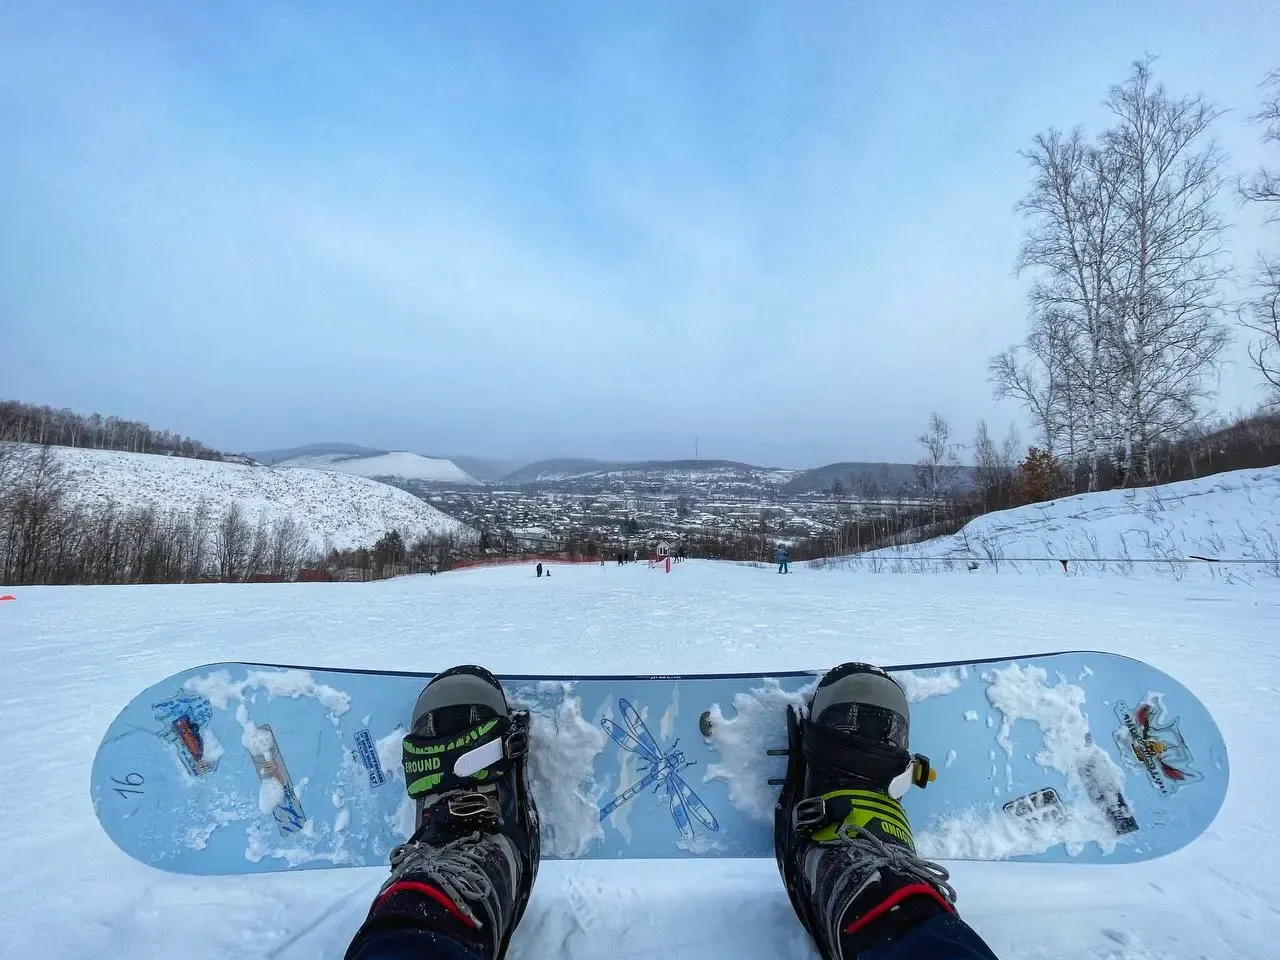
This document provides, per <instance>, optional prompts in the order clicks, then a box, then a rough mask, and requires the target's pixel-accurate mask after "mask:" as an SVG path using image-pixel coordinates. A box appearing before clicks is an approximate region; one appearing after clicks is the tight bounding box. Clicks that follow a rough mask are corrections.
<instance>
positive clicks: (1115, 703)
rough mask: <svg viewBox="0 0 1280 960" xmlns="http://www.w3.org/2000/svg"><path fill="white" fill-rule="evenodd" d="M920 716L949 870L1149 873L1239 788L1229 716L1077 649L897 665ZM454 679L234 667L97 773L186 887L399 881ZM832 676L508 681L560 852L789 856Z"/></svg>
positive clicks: (153, 858) (922, 777)
mask: <svg viewBox="0 0 1280 960" xmlns="http://www.w3.org/2000/svg"><path fill="white" fill-rule="evenodd" d="M885 669H887V670H888V671H889V672H890V673H891V674H892V675H893V676H894V677H895V679H897V680H898V682H899V683H901V684H902V686H903V688H904V689H905V691H906V693H907V697H908V699H909V700H910V701H911V735H910V736H911V739H910V744H909V747H910V750H911V751H912V752H913V754H915V755H916V762H915V765H914V768H913V774H914V777H913V779H914V782H915V786H914V787H912V788H911V789H910V790H909V791H908V793H907V795H906V796H905V797H904V798H903V801H902V802H903V805H904V806H905V808H906V810H907V813H908V815H909V817H910V820H911V825H912V828H913V832H914V834H915V838H916V845H917V848H918V849H919V851H920V853H921V854H922V855H924V856H927V857H931V858H933V859H942V860H948V859H964V860H1003V859H1009V860H1023V861H1042V862H1060V863H1131V862H1135V861H1140V860H1148V859H1151V858H1154V857H1159V856H1163V855H1165V854H1168V853H1171V852H1172V851H1174V850H1177V849H1178V848H1180V847H1182V846H1184V845H1185V844H1187V843H1189V842H1191V841H1192V840H1193V839H1195V837H1197V836H1198V835H1199V834H1200V833H1202V832H1203V831H1204V830H1205V829H1206V828H1207V827H1208V826H1209V824H1210V823H1212V821H1213V819H1214V817H1215V816H1216V815H1217V812H1218V810H1219V809H1220V807H1221V805H1222V802H1223V799H1224V797H1225V795H1226V789H1227V782H1228V773H1229V771H1228V762H1227V750H1226V745H1225V744H1224V743H1223V740H1222V735H1221V733H1220V732H1219V730H1218V728H1217V725H1216V724H1215V723H1214V721H1213V718H1212V717H1211V716H1210V714H1209V712H1208V711H1207V710H1206V709H1205V707H1204V706H1203V704H1201V703H1200V701H1199V700H1197V699H1196V698H1195V697H1194V696H1193V695H1192V694H1191V693H1190V692H1189V691H1188V690H1187V689H1186V688H1185V687H1184V686H1182V685H1181V684H1180V683H1178V682H1177V681H1176V680H1174V679H1173V678H1171V677H1169V676H1168V675H1166V674H1164V673H1162V672H1160V671H1159V670H1156V669H1155V668H1154V667H1151V666H1149V665H1147V664H1144V663H1142V662H1140V661H1136V660H1131V659H1129V658H1126V657H1122V656H1117V655H1115V654H1108V653H1094V652H1066V653H1053V654H1043V655H1036V656H1029V657H1019V658H1015V659H990V660H981V661H964V662H960V661H956V662H947V663H930V664H907V665H900V666H893V667H886V668H885ZM432 676H433V674H424V673H394V672H386V671H360V670H337V669H332V668H325V667H293V666H280V665H270V664H253V663H220V664H210V665H205V666H200V667H194V668H192V669H190V670H186V671H183V672H181V673H178V674H175V675H174V676H172V677H169V678H167V679H165V680H162V681H160V682H159V683H157V684H155V685H153V686H152V687H150V688H148V689H147V690H145V691H143V692H142V693H141V694H139V695H138V696H137V697H135V698H134V699H133V701H132V702H130V703H129V704H128V705H127V706H126V707H125V708H124V709H123V710H122V711H121V712H120V714H119V716H117V717H116V719H115V720H114V721H113V722H112V724H111V725H110V727H109V728H108V730H107V732H106V735H105V736H104V738H103V741H102V744H101V746H100V747H99V750H98V753H97V756H96V758H95V760H94V765H93V772H92V778H91V785H90V790H91V795H92V799H93V804H94V809H95V811H96V813H97V815H98V818H99V821H100V822H101V823H102V826H103V828H104V829H105V830H106V832H107V834H108V835H109V836H110V837H111V839H112V840H113V841H114V842H115V843H116V845H117V846H119V847H120V848H121V849H122V850H123V851H124V852H126V853H127V854H129V855H130V856H131V857H134V858H135V859H137V860H140V861H142V862H144V863H148V864H151V865H152V866H155V867H157V868H159V869H162V870H167V871H172V872H177V873H192V874H223V875H227V874H243V873H255V872H268V871H280V870H299V869H323V868H328V867H340V866H368V865H375V864H376V865H385V864H386V863H387V858H388V856H389V854H390V851H391V848H392V847H393V846H395V845H396V844H397V843H400V842H402V841H403V840H404V839H406V838H407V837H408V836H409V834H410V833H411V832H412V829H413V802H412V801H411V800H410V799H409V797H408V793H407V791H406V788H405V778H404V771H403V768H402V765H401V757H402V754H401V749H402V746H401V745H402V740H403V737H404V735H405V734H406V733H407V732H408V724H409V719H410V715H411V712H412V709H413V704H414V702H415V700H416V699H417V696H418V694H419V693H420V692H421V690H422V687H423V686H424V685H425V684H426V682H427V681H428V680H429V679H431V677H432ZM820 676H821V672H820V671H794V672H784V673H773V674H767V675H766V674H702V675H683V676H572V677H561V676H528V675H508V676H503V675H499V678H498V679H499V680H500V681H501V682H502V684H503V687H504V689H505V691H506V694H507V698H508V700H509V701H510V702H511V704H512V707H513V708H514V709H517V710H522V711H527V712H528V714H529V720H530V732H529V758H528V772H529V777H530V781H531V786H532V789H533V792H534V796H535V799H536V801H537V804H538V810H539V815H540V821H541V839H542V856H543V857H544V858H547V859H582V858H611V859H616V858H636V857H644V858H675V857H708V856H713V857H714V856H720V857H725V856H728V857H771V856H773V808H774V805H775V803H776V801H777V797H778V785H779V784H780V783H781V782H782V778H783V775H784V773H785V771H786V769H787V756H786V754H787V744H788V731H787V715H788V708H789V707H790V708H792V709H793V710H797V711H802V710H803V709H804V705H805V704H806V703H807V700H808V697H809V696H810V695H811V694H812V691H813V689H814V687H815V686H816V684H817V681H818V679H819V677H820Z"/></svg>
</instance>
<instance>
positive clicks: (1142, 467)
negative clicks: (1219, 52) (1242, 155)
mask: <svg viewBox="0 0 1280 960" xmlns="http://www.w3.org/2000/svg"><path fill="white" fill-rule="evenodd" d="M1106 103H1107V106H1108V107H1109V108H1110V109H1111V111H1112V113H1113V114H1114V116H1115V118H1116V122H1115V124H1114V125H1113V126H1111V127H1110V128H1108V129H1107V130H1106V131H1104V132H1103V134H1102V140H1101V143H1102V146H1101V149H1102V150H1103V151H1104V152H1106V153H1107V154H1108V155H1109V159H1108V162H1107V170H1108V171H1109V175H1110V176H1112V177H1114V178H1116V183H1115V185H1114V190H1115V202H1116V205H1117V210H1118V215H1119V221H1120V222H1119V242H1120V245H1121V251H1120V255H1119V258H1118V260H1117V262H1116V263H1115V264H1114V266H1113V267H1112V268H1111V269H1110V270H1109V271H1108V272H1107V286H1108V300H1109V309H1110V312H1111V313H1112V314H1113V319H1112V322H1111V324H1110V338H1111V348H1112V349H1113V350H1114V351H1115V353H1116V355H1117V359H1118V369H1117V376H1116V388H1117V391H1116V392H1117V400H1118V403H1119V413H1120V416H1121V418H1122V429H1123V436H1122V443H1123V458H1122V463H1121V466H1122V468H1123V469H1124V471H1125V473H1126V475H1139V476H1141V477H1143V478H1144V479H1147V480H1151V479H1152V473H1151V463H1150V457H1149V449H1150V447H1151V445H1152V444H1153V443H1155V442H1157V441H1160V440H1168V439H1172V438H1174V437H1175V436H1177V435H1178V433H1179V432H1180V431H1182V430H1184V429H1186V428H1188V427H1190V426H1191V425H1192V424H1194V423H1195V422H1196V421H1197V420H1198V419H1199V418H1200V417H1201V416H1202V413H1201V410H1200V401H1202V400H1204V399H1206V398H1207V397H1208V396H1209V394H1210V393H1211V390H1212V387H1211V384H1210V382H1209V378H1210V375H1211V374H1212V373H1213V372H1214V371H1215V370H1216V369H1217V365H1218V361H1219V359H1220V357H1221V355H1222V352H1223V351H1224V350H1225V349H1226V347H1227V346H1228V344H1229V343H1230V334H1229V332H1228V330H1227V327H1226V326H1225V324H1224V323H1223V322H1222V317H1223V303H1222V297H1221V295H1220V293H1219V282H1220V281H1221V280H1222V279H1223V278H1224V277H1225V275H1226V270H1225V269H1224V268H1223V267H1222V266H1221V265H1220V263H1219V262H1218V256H1219V254H1220V252H1221V247H1220V239H1221V235H1222V231H1223V223H1222V220H1221V218H1220V217H1219V215H1218V212H1217V210H1216V208H1215V200H1216V198H1217V194H1218V191H1219V189H1220V188H1221V186H1222V182H1223V178H1222V176H1221V175H1220V173H1219V170H1220V168H1221V164H1222V159H1221V156H1220V155H1219V153H1218V151H1217V149H1216V147H1215V145H1214V144H1213V142H1212V140H1208V141H1206V139H1205V138H1206V136H1207V133H1208V130H1209V127H1210V125H1211V124H1212V123H1213V121H1214V119H1215V118H1216V117H1217V116H1218V113H1219V112H1218V111H1217V110H1215V109H1214V108H1213V107H1212V106H1210V105H1209V104H1208V103H1207V102H1206V101H1205V100H1204V98H1203V97H1201V96H1195V97H1184V98H1181V99H1175V98H1173V97H1171V96H1170V95H1169V94H1168V93H1167V92H1166V91H1165V89H1164V87H1163V86H1161V85H1158V84H1153V82H1152V79H1151V71H1150V63H1149V62H1140V63H1137V64H1135V65H1134V67H1133V70H1132V72H1131V73H1130V76H1129V79H1128V81H1127V82H1126V83H1125V84H1124V85H1123V86H1117V87H1113V88H1112V89H1111V92H1110V94H1109V95H1108V97H1107V101H1106Z"/></svg>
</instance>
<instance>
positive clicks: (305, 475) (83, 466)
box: [58, 447, 472, 548]
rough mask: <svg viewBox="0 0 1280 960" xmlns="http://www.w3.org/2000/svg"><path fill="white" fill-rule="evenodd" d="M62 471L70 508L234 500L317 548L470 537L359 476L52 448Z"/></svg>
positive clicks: (215, 506) (416, 502) (187, 505)
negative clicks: (389, 536)
mask: <svg viewBox="0 0 1280 960" xmlns="http://www.w3.org/2000/svg"><path fill="white" fill-rule="evenodd" d="M58 459H59V461H60V462H61V464H62V466H63V467H64V468H65V469H66V470H67V472H68V475H69V479H70V481H71V482H70V484H69V486H68V497H69V499H70V500H71V501H72V502H78V503H85V504H101V503H107V502H108V501H114V502H115V503H116V504H118V505H120V506H122V507H131V506H147V505H151V506H154V507H156V508H157V509H160V510H166V509H169V508H177V509H194V507H195V506H196V504H197V503H199V502H200V501H201V500H204V501H205V502H206V503H207V504H208V506H209V508H210V509H211V510H213V511H215V512H217V511H219V510H221V509H225V507H226V506H229V505H230V504H231V503H233V502H239V503H240V505H241V508H242V509H243V511H244V514H245V518H246V519H247V520H248V521H249V522H250V523H256V522H257V519H258V517H259V516H260V515H265V517H266V519H267V522H268V523H274V522H275V521H276V520H283V519H284V518H285V517H292V518H293V519H294V520H295V521H296V522H297V523H300V524H302V525H303V526H304V527H306V528H307V531H308V533H309V534H310V535H311V538H312V542H313V544H314V546H316V547H317V548H319V547H322V546H323V545H324V544H325V542H326V541H327V542H328V543H329V544H330V545H332V546H334V547H338V548H350V547H361V546H369V545H370V544H372V543H374V542H375V541H376V540H377V539H378V538H379V537H381V536H382V535H383V534H384V533H386V532H387V531H388V530H398V531H400V534H401V536H403V537H404V539H405V541H406V542H410V543H411V542H412V541H413V540H414V539H416V538H417V537H420V536H423V535H426V534H442V533H451V534H453V535H455V536H458V537H461V538H470V536H472V531H471V530H470V528H469V527H466V526H465V525H464V524H462V523H461V522H460V521H458V520H455V519H453V518H452V517H449V516H446V515H445V514H443V513H441V512H440V511H439V510H437V509H436V508H435V507H432V506H431V505H429V504H427V503H425V502H423V501H422V500H420V499H418V498H417V497H415V496H414V495H413V494H411V493H407V492H405V491H404V490H400V489H397V488H396V487H392V486H389V485H387V484H385V483H378V482H377V481H375V480H370V479H367V478H365V477H358V476H351V475H350V474H346V473H337V472H333V471H326V470H306V469H289V470H281V469H276V468H273V467H267V466H249V465H245V464H240V463H220V462H217V461H212V460H190V459H187V458H185V457H164V456H155V455H152V454H147V453H120V452H118V451H114V450H82V449H78V448H74V447H60V448H58Z"/></svg>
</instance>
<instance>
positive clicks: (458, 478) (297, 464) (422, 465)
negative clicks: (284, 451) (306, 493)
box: [276, 450, 480, 484]
mask: <svg viewBox="0 0 1280 960" xmlns="http://www.w3.org/2000/svg"><path fill="white" fill-rule="evenodd" d="M276 466H278V467H288V468H290V469H297V468H301V469H309V470H333V471H337V472H338V473H349V474H352V475H354V476H357V477H394V478H397V479H401V480H428V481H434V482H440V483H468V484H479V483H480V481H479V480H477V479H476V478H475V477H473V476H471V474H469V473H467V472H466V471H465V470H463V469H462V468H461V467H459V466H458V465H457V464H456V463H454V462H453V461H452V460H441V459H439V458H436V457H424V456H422V455H421V454H417V453H406V452H405V451H403V450H399V451H395V452H393V453H381V454H377V455H375V456H355V457H353V456H351V455H350V454H345V453H322V454H316V455H312V456H303V457H294V458H293V459H291V460H282V461H281V462H280V463H278V464H276Z"/></svg>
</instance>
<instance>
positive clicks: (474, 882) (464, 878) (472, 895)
mask: <svg viewBox="0 0 1280 960" xmlns="http://www.w3.org/2000/svg"><path fill="white" fill-rule="evenodd" d="M443 799H444V798H442V800H443ZM447 802H448V804H449V810H450V812H452V813H454V814H455V816H468V815H470V816H478V815H481V814H483V813H484V812H486V811H488V810H489V809H490V806H491V804H490V802H489V799H488V798H486V797H484V796H482V795H481V794H472V793H457V794H453V795H451V796H449V797H448V798H447ZM463 811H466V812H465V813H464V812H463ZM485 846H486V844H485V839H484V834H482V832H481V831H479V830H476V831H474V832H472V833H468V834H463V835H462V836H460V837H458V838H457V839H456V840H450V841H449V842H448V843H444V844H441V845H440V846H434V845H432V844H430V843H427V842H426V841H423V840H408V841H406V842H405V843H402V844H400V845H399V846H397V847H394V848H393V849H392V851H391V870H392V872H393V873H394V872H396V871H399V870H400V869H401V867H402V866H403V867H404V869H405V871H406V872H407V871H409V870H412V871H413V872H414V873H420V874H423V875H424V876H426V877H427V878H429V879H430V880H431V881H432V882H433V883H434V884H435V885H436V887H437V888H439V890H440V892H441V893H443V894H444V895H445V896H447V897H448V898H449V899H450V900H452V901H453V903H454V906H456V907H457V908H458V910H459V911H460V912H461V913H462V914H463V915H464V916H466V918H467V919H468V920H470V921H471V922H472V923H474V924H475V925H476V926H477V927H481V926H483V924H482V923H481V922H480V920H479V919H478V918H477V917H476V915H475V913H474V912H473V911H472V910H471V908H470V907H469V906H468V905H467V904H468V903H483V902H484V901H485V900H486V899H488V897H489V896H490V895H491V894H492V893H493V883H492V881H491V880H490V879H489V874H488V873H486V872H485V870H484V867H483V861H484V858H485V854H486V852H487V851H486V850H485Z"/></svg>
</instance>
